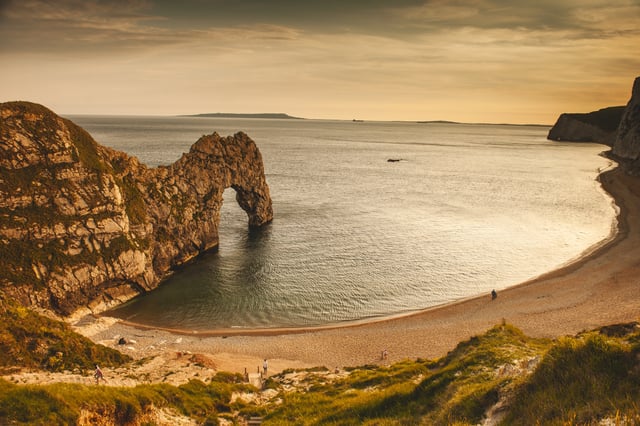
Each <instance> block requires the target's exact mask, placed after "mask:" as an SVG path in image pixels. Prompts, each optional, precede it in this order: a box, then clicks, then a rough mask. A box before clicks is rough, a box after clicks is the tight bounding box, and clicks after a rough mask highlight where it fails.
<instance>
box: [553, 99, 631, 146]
mask: <svg viewBox="0 0 640 426" xmlns="http://www.w3.org/2000/svg"><path fill="white" fill-rule="evenodd" d="M624 110H625V107H624V106H617V107H609V108H603V109H601V110H598V111H593V112H589V113H585V114H580V113H565V114H561V115H560V117H559V118H558V120H557V121H556V123H555V124H554V125H553V127H552V128H551V130H550V131H549V135H548V136H547V138H548V139H550V140H554V141H566V142H598V143H602V144H605V145H608V146H612V145H613V143H614V142H615V140H616V134H617V133H616V130H617V128H618V124H619V123H620V120H621V118H622V114H623V113H624Z"/></svg>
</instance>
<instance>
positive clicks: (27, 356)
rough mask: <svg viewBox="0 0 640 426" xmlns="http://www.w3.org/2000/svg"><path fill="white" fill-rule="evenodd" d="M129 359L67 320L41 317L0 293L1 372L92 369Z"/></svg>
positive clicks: (119, 363) (113, 364)
mask: <svg viewBox="0 0 640 426" xmlns="http://www.w3.org/2000/svg"><path fill="white" fill-rule="evenodd" d="M128 361H131V358H130V357H129V356H127V355H123V354H121V353H120V352H118V351H116V350H114V349H111V348H107V347H105V346H102V345H96V344H95V343H93V342H92V341H91V340H89V339H87V338H86V337H84V336H81V335H80V334H78V333H76V332H74V331H73V330H72V329H71V327H69V326H68V325H67V324H66V323H63V322H60V321H56V320H54V319H51V318H47V317H45V316H42V315H40V314H38V313H36V312H34V311H32V310H30V309H27V308H24V307H23V306H20V305H18V304H17V303H14V302H12V301H9V300H6V298H5V297H4V296H2V293H0V372H2V373H4V374H7V373H10V372H11V371H14V370H19V369H40V370H47V371H64V370H68V371H73V370H76V371H77V370H79V371H85V372H86V371H91V370H93V369H94V368H95V364H100V365H102V366H105V367H109V366H117V365H122V364H124V363H125V362H128Z"/></svg>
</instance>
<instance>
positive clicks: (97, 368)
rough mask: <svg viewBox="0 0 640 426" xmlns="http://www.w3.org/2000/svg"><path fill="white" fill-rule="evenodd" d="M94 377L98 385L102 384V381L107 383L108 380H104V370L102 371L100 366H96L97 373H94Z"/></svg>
mask: <svg viewBox="0 0 640 426" xmlns="http://www.w3.org/2000/svg"><path fill="white" fill-rule="evenodd" d="M93 377H95V379H96V385H97V384H100V380H102V381H103V382H105V383H107V379H105V378H104V374H102V370H100V367H98V364H96V371H95V372H94V373H93Z"/></svg>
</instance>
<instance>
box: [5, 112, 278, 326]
mask: <svg viewBox="0 0 640 426" xmlns="http://www.w3.org/2000/svg"><path fill="white" fill-rule="evenodd" d="M228 187H232V188H234V189H235V190H236V194H237V200H238V203H239V204H240V206H241V207H242V208H243V209H244V210H245V211H246V212H247V215H248V217H249V225H250V226H261V225H264V224H266V223H268V222H270V221H271V219H272V217H273V212H272V208H271V198H270V195H269V187H268V186H267V183H266V180H265V177H264V169H263V164H262V157H261V155H260V152H259V151H258V148H257V147H256V145H255V144H254V143H253V141H252V140H251V139H250V138H249V137H248V136H247V135H245V134H243V133H238V134H236V135H234V136H230V137H225V138H223V137H220V136H218V135H217V134H213V135H209V136H203V137H202V138H201V139H200V140H198V141H197V142H196V143H195V144H194V145H193V146H192V147H191V150H190V151H189V153H187V154H184V155H183V156H182V158H180V159H179V160H178V161H177V162H175V163H174V164H172V165H171V166H168V167H158V168H154V169H150V168H147V167H146V166H144V165H143V164H140V163H139V162H138V160H137V159H136V158H133V157H129V156H128V155H126V154H124V153H122V152H117V151H115V150H112V149H109V148H106V147H102V146H100V145H98V144H97V143H96V142H95V141H94V140H93V139H92V138H91V136H90V135H89V134H88V133H87V132H85V131H84V130H83V129H81V128H80V127H78V126H76V125H75V124H74V123H72V122H71V121H69V120H65V119H63V118H61V117H58V116H57V115H56V114H54V113H53V112H51V111H49V110H48V109H46V108H44V107H42V106H40V105H36V104H31V103H26V102H11V103H5V104H0V290H2V291H3V292H5V293H6V294H9V295H11V296H13V297H15V298H17V299H18V300H20V301H21V302H22V303H24V304H29V305H37V306H40V307H43V308H47V309H52V310H54V311H56V312H58V313H61V314H70V313H72V312H74V311H75V310H76V309H78V308H80V307H83V306H90V307H92V308H93V309H97V310H101V309H104V308H105V307H106V306H108V305H110V304H113V303H114V301H118V300H124V299H127V298H129V297H131V296H133V295H135V294H138V293H140V292H143V291H146V290H150V289H152V288H154V287H156V286H157V285H158V283H159V282H160V279H161V278H163V277H164V276H165V275H166V274H167V273H168V272H169V271H170V269H171V268H172V267H174V266H176V265H180V264H182V263H184V262H186V261H188V260H189V259H191V258H193V257H195V256H197V255H198V254H200V253H202V252H203V251H205V250H207V249H210V248H213V247H215V246H217V244H218V224H219V221H220V208H221V206H222V194H223V191H224V190H225V189H226V188H228Z"/></svg>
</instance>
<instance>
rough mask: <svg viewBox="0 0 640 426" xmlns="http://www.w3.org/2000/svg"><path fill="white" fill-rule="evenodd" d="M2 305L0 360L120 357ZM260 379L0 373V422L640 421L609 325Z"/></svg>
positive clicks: (631, 352) (47, 364)
mask: <svg viewBox="0 0 640 426" xmlns="http://www.w3.org/2000/svg"><path fill="white" fill-rule="evenodd" d="M0 301H2V300H1V299H0ZM0 307H1V308H2V309H1V310H0V312H1V313H2V317H1V318H0V320H2V326H1V328H0V361H2V362H3V363H4V364H3V365H5V366H11V365H16V364H19V365H21V366H33V367H39V368H45V369H49V370H59V369H72V368H80V369H85V370H86V369H90V368H92V365H93V363H94V362H96V360H100V361H99V362H100V364H102V365H118V364H119V363H122V362H124V361H126V359H123V358H120V357H122V355H120V354H119V353H117V352H116V351H111V350H110V349H107V348H104V347H101V346H99V345H94V344H92V343H91V342H90V341H88V340H86V339H84V338H82V336H78V335H76V334H75V333H73V332H72V331H71V330H69V329H68V327H66V326H65V325H64V324H61V323H57V322H56V321H52V320H49V319H47V318H44V317H41V316H39V315H37V314H34V313H33V312H31V311H29V310H28V309H25V308H21V307H17V306H15V305H12V304H11V303H8V302H6V301H2V303H0ZM11 339H13V340H11ZM4 342H9V343H8V344H5V343H4ZM1 345H4V346H1ZM41 348H45V349H46V350H44V349H41ZM63 351H64V352H63ZM58 352H63V354H64V355H63V356H58V355H57V353H58ZM71 353H73V354H74V355H73V356H71V355H69V356H67V354H71ZM52 357H54V358H55V357H58V358H59V360H52V359H51V358H52ZM18 359H19V360H20V361H19V362H17V361H16V360H18ZM11 360H13V361H11ZM109 363H111V364H109ZM293 373H301V374H304V378H303V379H302V386H301V387H299V388H297V389H293V390H291V389H289V390H285V384H286V383H287V382H288V380H289V377H288V374H293ZM267 387H268V388H269V389H272V390H275V391H276V393H277V396H276V397H275V398H274V399H272V400H271V401H269V402H267V403H265V404H258V405H256V404H255V403H246V402H242V401H236V402H234V403H230V400H231V395H232V393H234V392H255V391H257V390H256V389H255V388H253V387H252V386H250V385H247V384H245V383H243V378H242V376H241V375H239V374H231V373H218V374H217V375H216V376H215V377H214V378H213V379H212V380H211V381H210V382H207V383H205V382H202V381H199V380H191V381H190V382H189V383H186V384H184V385H182V386H171V385H167V384H153V385H140V386H136V387H134V388H116V387H109V386H87V385H78V384H63V383H57V384H53V385H46V386H35V385H29V386H18V385H15V384H12V383H9V382H7V381H5V380H0V424H5V423H9V424H43V425H44V424H53V425H56V424H70V423H71V424H73V423H74V422H76V421H77V419H78V416H79V415H80V412H81V411H82V410H90V411H93V412H98V413H104V415H105V416H111V417H112V418H113V419H114V421H115V422H116V423H117V424H126V423H127V422H132V421H137V420H136V419H138V418H139V416H140V414H142V413H144V412H145V410H147V409H149V407H151V406H154V407H167V408H170V409H172V410H174V411H175V412H178V413H181V414H183V415H185V416H189V417H191V418H192V419H195V420H196V421H197V422H199V423H200V424H216V422H217V419H218V418H219V417H226V418H230V419H237V418H238V417H242V416H245V417H247V416H255V415H257V416H261V417H263V418H264V424H265V425H269V424H273V425H369V426H371V425H377V426H384V425H475V424H478V423H481V422H482V421H483V419H484V416H485V414H486V413H487V411H488V409H489V408H491V407H492V406H494V405H495V404H496V403H497V402H498V401H500V402H501V403H506V407H507V408H506V418H505V419H503V421H502V423H501V424H503V425H542V424H544V425H588V424H597V422H598V421H599V420H600V419H602V418H605V417H608V418H611V419H614V421H615V420H616V419H617V420H618V422H619V424H640V406H639V405H640V403H639V401H640V331H638V328H637V327H635V325H615V326H611V327H606V328H603V329H602V330H601V331H593V332H589V333H583V334H581V335H578V336H576V337H565V338H562V339H559V340H557V341H551V340H547V339H533V338H529V337H527V336H525V335H524V334H523V333H522V332H521V331H520V330H518V329H516V328H515V327H513V326H510V325H506V324H503V325H498V326H495V327H493V328H491V329H490V330H488V331H487V332H486V333H484V334H482V335H480V336H475V337H472V338H470V339H469V340H467V341H464V342H461V343H460V344H459V345H458V346H457V347H456V348H455V349H454V350H452V351H451V352H450V353H449V354H447V355H446V356H444V357H442V358H441V359H438V360H423V359H418V360H405V361H401V362H398V363H395V364H393V365H390V366H377V365H366V366H361V367H355V368H349V369H348V370H347V374H346V375H344V376H342V375H341V376H338V377H335V376H332V375H331V374H329V372H328V371H327V370H326V369H324V368H316V369H309V370H303V371H302V372H300V371H298V372H295V371H292V370H288V371H284V372H283V373H281V374H279V375H275V376H271V377H270V380H269V382H268V386H267Z"/></svg>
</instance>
